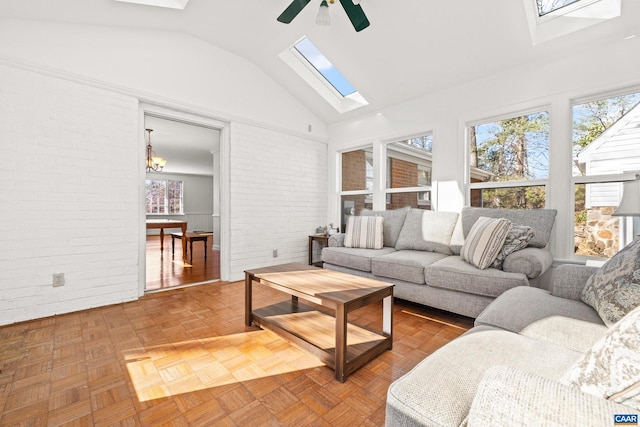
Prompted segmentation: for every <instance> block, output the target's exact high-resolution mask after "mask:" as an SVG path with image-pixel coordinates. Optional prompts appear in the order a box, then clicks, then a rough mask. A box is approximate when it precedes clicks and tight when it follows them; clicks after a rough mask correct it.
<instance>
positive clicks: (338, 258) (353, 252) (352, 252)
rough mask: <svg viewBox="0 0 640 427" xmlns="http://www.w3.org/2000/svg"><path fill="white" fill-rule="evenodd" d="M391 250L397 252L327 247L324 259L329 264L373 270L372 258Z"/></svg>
mask: <svg viewBox="0 0 640 427" xmlns="http://www.w3.org/2000/svg"><path fill="white" fill-rule="evenodd" d="M391 252H395V249H394V248H382V249H360V248H344V247H326V248H324V249H322V261H323V262H326V263H329V264H334V265H340V266H343V267H348V268H353V269H354V270H361V271H371V259H372V258H375V257H377V256H380V255H384V254H388V253H391Z"/></svg>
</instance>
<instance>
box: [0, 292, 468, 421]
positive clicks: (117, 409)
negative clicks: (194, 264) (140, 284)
mask: <svg viewBox="0 0 640 427" xmlns="http://www.w3.org/2000/svg"><path fill="white" fill-rule="evenodd" d="M285 299H287V296H286V295H284V294H281V293H279V292H277V291H274V290H270V289H267V288H264V287H260V286H256V287H254V306H255V307H260V306H264V305H268V304H271V303H273V302H276V301H280V300H285ZM379 310H380V307H379V306H377V305H372V306H368V307H364V308H362V309H359V310H357V311H355V312H353V313H351V315H350V317H349V319H350V320H351V321H353V322H356V323H358V324H361V325H370V326H371V325H374V324H376V322H378V321H379V319H378V317H379V312H380V311H379ZM471 326H472V319H469V318H465V317H461V316H456V315H452V314H450V313H446V312H441V311H437V310H433V309H429V308H426V307H422V306H418V305H413V304H409V303H406V302H403V301H397V302H396V304H395V306H394V344H393V350H391V351H387V352H385V353H384V354H382V355H380V356H378V357H377V358H376V359H374V360H372V361H371V362H369V363H368V364H366V365H365V366H364V367H362V368H361V369H359V370H358V371H356V372H355V373H353V374H352V375H350V376H349V378H348V380H347V381H346V382H345V383H340V382H338V381H336V380H335V379H334V377H333V371H331V370H330V369H329V368H327V367H325V366H323V365H322V364H321V363H319V361H318V360H317V359H315V358H314V357H312V356H309V355H307V354H305V353H304V352H302V351H301V350H299V349H297V348H296V347H293V346H292V345H290V344H289V343H288V342H287V341H285V340H283V339H281V338H280V337H278V336H276V335H275V334H273V333H271V332H269V331H264V330H260V329H258V328H257V327H254V326H252V327H247V326H245V325H244V284H243V283H242V282H233V283H224V282H217V283H211V284H204V285H199V286H194V287H186V288H179V289H175V290H169V291H165V292H159V293H151V294H147V295H145V296H144V297H142V298H141V299H139V300H138V301H135V302H128V303H123V304H118V305H112V306H107V307H101V308H95V309H91V310H86V311H81V312H76V313H70V314H65V315H60V316H54V317H48V318H44V319H38V320H33V321H28V322H22V323H19V324H14V325H9V326H4V327H0V370H1V372H0V410H1V411H2V412H1V415H0V425H2V426H14V425H15V426H59V425H69V426H93V425H95V426H111V425H114V426H263V425H265V426H294V425H296V426H303V425H304V426H307V425H315V426H350V427H354V426H381V425H383V424H384V416H385V399H386V392H387V388H388V386H389V384H390V383H391V382H392V381H393V380H395V379H397V378H398V377H400V376H401V375H403V374H404V373H405V372H407V371H409V370H410V369H411V368H412V367H413V366H414V365H415V364H416V363H418V362H419V361H420V360H422V359H423V358H424V357H426V356H427V355H428V354H430V353H432V352H433V351H434V350H436V349H437V348H439V347H441V346H442V345H444V344H446V343H447V342H449V341H450V340H452V339H453V338H455V337H457V336H459V335H461V334H462V333H464V331H465V330H466V329H467V328H469V327H471Z"/></svg>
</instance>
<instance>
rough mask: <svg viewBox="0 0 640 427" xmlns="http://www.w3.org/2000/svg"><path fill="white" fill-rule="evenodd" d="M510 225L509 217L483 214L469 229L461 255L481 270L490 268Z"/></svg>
mask: <svg viewBox="0 0 640 427" xmlns="http://www.w3.org/2000/svg"><path fill="white" fill-rule="evenodd" d="M510 227H511V221H509V220H508V219H505V218H488V217H486V216H481V217H480V218H478V220H477V221H476V222H475V224H473V227H471V230H469V235H468V236H467V238H466V239H465V241H464V245H462V249H461V250H460V256H461V257H462V259H463V260H465V261H467V262H468V263H470V264H473V265H475V266H476V267H478V268H479V269H480V270H484V269H486V268H488V267H489V266H490V265H491V264H492V263H493V261H495V259H496V257H497V256H498V253H499V252H500V250H501V249H502V245H504V241H505V239H506V238H507V233H508V232H509V228H510Z"/></svg>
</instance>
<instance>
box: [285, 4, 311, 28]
mask: <svg viewBox="0 0 640 427" xmlns="http://www.w3.org/2000/svg"><path fill="white" fill-rule="evenodd" d="M310 1H311V0H293V1H292V2H291V4H290V5H289V6H288V7H287V8H286V9H285V10H284V12H282V14H281V15H280V16H278V21H280V22H284V23H285V24H288V23H290V22H291V21H293V18H295V17H296V16H298V14H299V13H300V11H301V10H302V9H304V7H305V6H306V5H307V4H309V2H310Z"/></svg>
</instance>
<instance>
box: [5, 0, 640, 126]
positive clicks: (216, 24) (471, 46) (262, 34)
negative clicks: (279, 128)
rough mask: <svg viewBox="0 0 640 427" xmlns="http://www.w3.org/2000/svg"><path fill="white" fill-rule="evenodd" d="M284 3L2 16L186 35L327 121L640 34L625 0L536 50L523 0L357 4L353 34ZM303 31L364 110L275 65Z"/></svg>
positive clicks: (105, 2)
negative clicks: (286, 13) (617, 9)
mask: <svg viewBox="0 0 640 427" xmlns="http://www.w3.org/2000/svg"><path fill="white" fill-rule="evenodd" d="M290 1H291V0H243V1H214V0H190V1H189V3H188V4H187V6H186V8H185V9H184V10H175V9H165V8H159V7H152V6H143V5H138V4H129V3H123V2H118V1H113V0H56V1H51V0H2V1H1V2H0V17H6V18H17V19H35V20H44V21H59V22H67V23H81V24H96V25H108V26H122V27H132V28H146V29H154V30H164V31H178V32H184V33H188V34H190V35H193V36H195V37H197V38H199V39H202V40H204V41H206V42H208V43H211V44H212V45H216V46H218V47H221V48H223V49H226V50H228V51H230V52H233V53H235V54H237V55H240V56H242V57H244V58H246V59H247V60H249V61H251V62H253V63H254V64H255V65H256V66H258V67H259V68H260V69H262V70H263V71H264V72H265V73H267V74H268V75H269V76H271V78H273V79H274V80H275V81H276V82H278V83H279V84H280V85H282V86H283V87H285V88H287V89H288V90H289V91H290V92H291V93H292V94H294V96H296V97H297V98H298V99H300V101H301V102H303V103H304V104H305V105H306V106H307V107H308V108H309V109H310V110H312V111H313V112H315V113H316V114H317V115H318V116H319V117H320V118H321V119H323V120H324V121H325V122H326V123H328V124H331V123H334V122H337V121H342V120H347V119H352V118H355V117H357V116H358V115H362V114H371V113H375V112H378V111H380V110H381V109H383V108H385V107H388V106H391V105H395V104H398V103H401V102H403V101H406V100H408V99H411V98H415V97H417V96H421V95H425V94H429V93H430V92H433V91H437V90H440V89H443V88H447V87H451V86H455V85H458V84H462V83H465V82H468V81H472V80H474V79H478V78H480V77H483V76H486V75H489V74H492V73H496V72H498V71H501V70H504V69H508V68H512V67H515V66H522V65H523V64H529V63H530V64H534V63H543V62H545V61H547V60H550V59H552V58H554V57H560V56H566V55H570V54H571V52H573V51H575V50H577V49H580V50H582V49H589V47H590V46H592V45H593V44H599V43H606V42H608V41H611V40H615V39H621V38H624V37H627V36H629V35H632V34H635V33H636V32H638V31H640V27H639V19H640V1H638V0H622V8H623V9H622V11H623V16H622V17H620V18H615V19H612V20H610V21H607V22H604V23H602V24H598V25H596V26H593V27H591V28H587V29H585V30H582V31H579V32H576V33H573V34H569V35H567V36H564V37H561V38H558V39H556V40H554V41H552V42H547V43H543V44H539V45H535V46H534V45H533V43H532V42H531V38H530V36H529V29H528V26H527V21H526V17H525V11H524V1H523V0H448V1H434V0H396V1H389V0H385V1H383V0H362V2H361V5H362V7H363V9H364V11H365V13H366V14H367V16H368V18H369V20H370V21H371V26H370V27H369V28H366V29H365V30H363V31H362V32H359V33H356V32H355V31H354V30H353V28H352V26H351V23H350V22H349V20H348V18H347V16H346V14H345V13H344V11H343V10H342V7H341V6H340V4H339V3H338V2H336V3H335V4H333V5H331V6H330V13H331V17H332V25H331V26H329V27H321V26H318V25H315V23H314V21H315V15H316V13H317V9H318V5H319V3H320V0H313V1H312V2H311V3H310V4H309V5H308V6H307V7H306V8H305V9H304V10H303V11H302V12H301V13H300V15H298V17H297V18H296V19H294V21H293V22H292V23H291V24H289V25H286V24H282V23H280V22H277V21H276V18H277V17H278V15H279V14H280V13H281V12H282V11H283V10H284V9H285V8H286V7H287V6H288V5H289V3H290ZM527 1H533V0H527ZM303 35H306V36H308V37H309V38H310V39H311V40H312V41H313V42H314V43H315V44H316V45H317V46H318V47H319V48H320V50H321V51H323V52H324V54H325V55H326V56H327V57H328V58H329V60H330V61H332V62H333V63H334V65H336V66H337V67H338V68H339V69H340V70H341V71H342V72H343V74H344V75H345V76H346V77H347V79H349V80H350V81H351V83H352V84H353V85H354V86H356V88H357V89H358V90H359V91H360V93H361V94H362V95H363V96H364V97H365V98H366V99H367V100H368V101H369V103H370V105H369V106H367V107H364V108H361V109H358V110H355V111H352V112H349V113H345V114H339V113H337V112H336V111H335V110H334V109H333V108H332V107H331V106H329V105H328V104H327V103H326V102H325V101H324V100H323V99H322V98H320V96H319V95H317V94H316V93H315V92H314V91H313V90H312V89H310V88H309V86H308V85H307V84H306V83H304V82H303V81H302V80H301V79H300V77H298V76H297V75H296V74H295V73H294V72H293V71H291V69H289V68H288V66H287V65H286V64H285V63H284V62H283V61H282V60H281V59H279V57H278V54H279V53H280V52H282V51H283V50H285V49H286V48H288V47H289V46H290V45H291V44H293V43H294V42H295V41H297V40H298V39H299V38H300V37H302V36H303Z"/></svg>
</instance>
